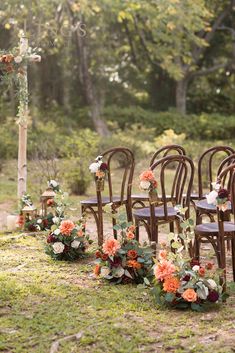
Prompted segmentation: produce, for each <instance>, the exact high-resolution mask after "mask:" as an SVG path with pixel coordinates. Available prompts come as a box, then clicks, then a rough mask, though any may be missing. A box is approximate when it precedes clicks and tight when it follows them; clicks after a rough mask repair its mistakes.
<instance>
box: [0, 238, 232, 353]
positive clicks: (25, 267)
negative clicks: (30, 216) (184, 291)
mask: <svg viewBox="0 0 235 353" xmlns="http://www.w3.org/2000/svg"><path fill="white" fill-rule="evenodd" d="M44 242H45V239H44V236H42V235H37V236H36V237H31V236H25V237H21V238H16V237H15V238H14V236H4V235H2V236H0V269H1V270H0V317H1V320H0V352H5V353H7V352H8V353H10V352H11V353H46V352H48V353H49V352H50V347H51V344H52V342H53V341H55V340H57V339H59V338H62V337H64V336H67V335H71V334H75V333H78V332H82V337H81V339H80V340H78V341H67V342H64V343H63V344H62V345H61V346H60V348H59V350H58V352H59V353H74V352H77V353H80V352H81V353H85V352H89V353H101V352H102V353H106V352H107V353H111V352H117V353H122V352H127V353H129V352H133V353H135V352H149V353H150V352H176V353H181V352H195V353H200V352H201V353H212V352H213V353H214V352H216V353H230V352H233V351H234V350H233V348H234V346H235V338H234V315H235V303H234V296H231V297H230V298H229V300H228V301H227V303H226V304H224V305H223V306H222V307H221V308H220V309H219V310H218V311H210V312H208V313H203V314H201V313H200V314H199V313H192V312H190V311H186V312H181V311H170V310H165V311H164V310H161V309H159V308H157V307H156V306H155V304H154V302H153V299H152V297H151V296H150V295H149V292H148V291H147V290H142V289H140V288H138V287H136V286H130V285H126V286H112V285H108V284H106V283H104V282H102V281H99V280H96V279H94V278H93V276H92V275H91V274H92V268H93V262H94V258H93V255H92V253H90V254H88V257H87V258H86V259H83V260H81V261H80V262H76V263H65V262H55V261H52V260H51V259H50V258H49V257H47V256H46V255H45V254H44ZM91 250H94V249H91Z"/></svg>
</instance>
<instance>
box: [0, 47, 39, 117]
mask: <svg viewBox="0 0 235 353" xmlns="http://www.w3.org/2000/svg"><path fill="white" fill-rule="evenodd" d="M36 50H37V48H34V49H32V48H31V47H29V48H27V50H26V51H25V53H24V54H21V53H20V49H19V48H13V49H12V50H11V51H10V52H6V51H0V71H1V80H2V82H3V83H6V84H7V85H8V86H10V85H11V84H12V82H15V84H16V87H17V91H16V93H17V95H18V98H19V106H18V114H17V116H18V119H19V120H18V123H20V124H24V123H26V121H27V116H25V115H27V112H26V110H25V106H27V104H28V100H29V94H28V84H27V79H26V76H25V74H26V67H27V64H28V62H29V61H32V60H33V61H35V62H39V61H41V57H40V55H37V54H36Z"/></svg>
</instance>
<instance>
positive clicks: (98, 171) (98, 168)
mask: <svg viewBox="0 0 235 353" xmlns="http://www.w3.org/2000/svg"><path fill="white" fill-rule="evenodd" d="M89 170H90V172H91V173H93V174H94V175H95V179H96V180H104V179H105V176H106V174H107V172H108V165H107V164H106V163H104V162H103V156H98V157H96V159H95V162H94V163H91V165H90V166H89Z"/></svg>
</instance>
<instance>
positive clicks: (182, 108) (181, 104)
mask: <svg viewBox="0 0 235 353" xmlns="http://www.w3.org/2000/svg"><path fill="white" fill-rule="evenodd" d="M187 88H188V79H187V78H183V79H182V80H180V81H177V82H176V109H177V111H178V112H179V113H181V114H186V112H187V104H186V100H187Z"/></svg>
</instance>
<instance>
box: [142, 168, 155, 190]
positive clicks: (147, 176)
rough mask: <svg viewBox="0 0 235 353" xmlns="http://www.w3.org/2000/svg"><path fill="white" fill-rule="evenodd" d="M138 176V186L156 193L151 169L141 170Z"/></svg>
mask: <svg viewBox="0 0 235 353" xmlns="http://www.w3.org/2000/svg"><path fill="white" fill-rule="evenodd" d="M139 178H140V188H141V189H142V190H148V191H152V192H155V193H157V180H156V179H155V176H154V174H153V172H152V170H146V171H144V172H142V173H141V174H140V176H139Z"/></svg>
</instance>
